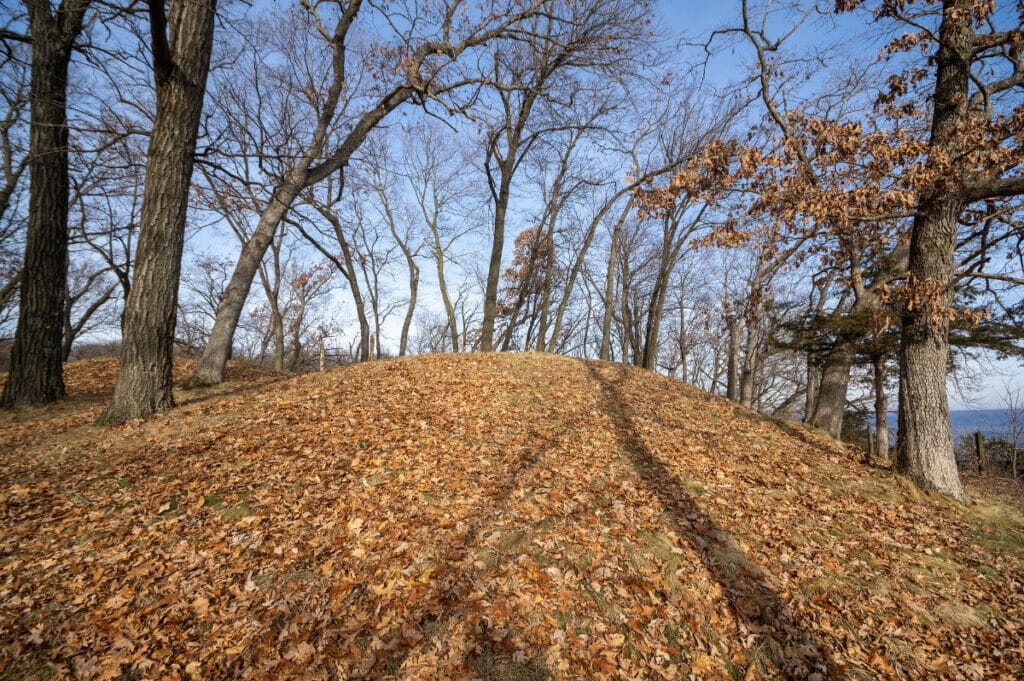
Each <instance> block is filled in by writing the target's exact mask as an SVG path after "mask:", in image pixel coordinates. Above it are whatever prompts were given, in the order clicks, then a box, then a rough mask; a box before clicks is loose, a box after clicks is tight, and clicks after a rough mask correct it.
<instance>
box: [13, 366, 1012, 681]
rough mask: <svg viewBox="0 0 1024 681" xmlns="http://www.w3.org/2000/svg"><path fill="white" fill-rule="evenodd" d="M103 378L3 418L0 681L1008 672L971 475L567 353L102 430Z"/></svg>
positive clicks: (1002, 571)
mask: <svg viewBox="0 0 1024 681" xmlns="http://www.w3.org/2000/svg"><path fill="white" fill-rule="evenodd" d="M186 368H187V367H186ZM115 372H116V364H115V363H114V362H113V361H111V360H87V361H83V362H78V363H73V364H70V365H68V367H67V371H66V374H67V378H66V382H67V385H68V388H69V391H70V393H71V395H72V397H71V399H69V400H68V401H66V402H64V403H61V404H57V405H52V406H46V407H40V408H33V409H25V410H19V411H15V412H4V413H0V514H2V516H0V523H2V525H0V528H2V529H0V678H9V679H23V678H31V679H35V678H39V679H51V678H52V679H59V678H82V679H146V678H151V679H192V680H199V679H223V678H253V679H357V678H359V679H380V678H388V679H458V678H468V679H473V678H477V679H484V680H487V681H492V680H493V681H504V680H510V681H511V680H533V679H538V680H539V679H659V678H663V679H686V678H701V679H758V678H807V679H920V678H948V679H1020V678H1024V508H1022V506H1024V504H1022V503H1021V499H1020V498H1014V497H1013V496H1011V495H1006V494H990V493H986V492H984V491H983V490H981V489H980V488H979V487H978V486H977V485H976V484H975V483H974V481H973V479H968V492H969V493H970V494H971V495H972V497H973V503H972V504H970V505H968V506H959V505H957V504H955V503H953V502H951V501H948V500H946V499H944V498H941V497H938V496H935V495H928V494H923V493H921V492H919V491H917V490H916V488H914V487H912V486H911V485H909V484H908V483H906V482H905V481H904V480H902V479H901V478H900V477H898V476H895V475H893V474H892V473H890V472H889V471H886V470H883V469H880V468H874V467H867V466H863V465H861V464H859V463H857V460H858V459H859V454H858V453H856V452H852V451H850V452H847V451H845V450H843V449H842V447H841V446H840V445H838V444H836V443H834V442H830V441H828V440H826V439H824V438H822V437H820V436H819V435H816V434H815V433H812V432H809V431H807V430H804V429H802V428H801V427H799V426H794V425H791V424H787V423H782V422H772V421H769V420H765V419H763V418H761V417H760V416H758V415H757V414H755V413H753V412H751V411H749V410H746V409H743V408H742V407H739V406H737V405H735V404H732V403H729V402H726V401H725V400H722V399H718V398H714V397H710V396H708V395H706V394H704V393H701V392H699V391H698V390H696V389H693V388H690V387H688V386H684V385H681V384H679V383H677V382H674V381H672V380H669V379H667V378H664V377H660V376H656V375H654V374H651V373H650V372H644V371H641V370H637V369H632V368H626V367H622V366H619V365H613V364H607V363H598V362H584V361H580V360H575V359H570V358H565V357H555V356H547V355H536V354H522V355H509V354H500V355H499V354H494V355H458V356H451V355H437V356H428V357H417V358H411V359H400V360H388V361H380V362H374V363H369V364H363V365H358V366H352V367H346V368H341V369H335V370H331V371H327V372H324V373H320V374H311V375H305V376H298V377H289V376H283V375H280V374H273V373H270V372H266V371H259V370H254V369H240V368H235V369H233V370H231V371H230V372H229V374H228V381H227V382H226V383H225V384H224V385H222V386H219V387H217V388H213V389H203V390H191V391H184V390H183V391H181V392H179V393H178V401H179V403H180V404H181V406H180V407H179V408H177V409H175V410H173V411H172V412H170V413H169V414H166V415H163V416H159V417H157V418H153V419H150V420H149V421H145V422H143V421H137V422H131V423H128V424H126V425H124V426H121V427H118V428H107V427H100V426H96V425H93V421H94V419H95V418H96V417H97V416H98V415H99V413H100V411H101V410H102V409H103V407H104V405H105V400H106V399H107V397H109V394H110V391H111V389H112V385H113V380H114V376H115ZM184 375H186V372H185V371H184V368H183V370H182V376H184Z"/></svg>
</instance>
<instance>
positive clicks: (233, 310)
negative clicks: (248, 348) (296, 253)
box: [189, 179, 302, 385]
mask: <svg viewBox="0 0 1024 681" xmlns="http://www.w3.org/2000/svg"><path fill="white" fill-rule="evenodd" d="M301 188H302V185H301V183H300V182H299V181H295V180H294V179H293V180H292V181H288V182H283V183H282V184H281V185H280V186H278V187H277V189H276V190H275V191H274V194H273V195H272V197H271V199H270V202H269V203H268V204H267V207H266V209H265V210H264V211H263V213H262V214H261V215H260V220H259V223H258V224H257V225H256V229H255V231H254V232H253V234H252V237H251V238H250V239H249V240H248V241H247V242H245V246H243V247H242V253H241V255H239V256H238V262H237V263H236V264H235V270H234V272H232V274H231V281H229V282H228V286H227V288H226V289H224V295H223V296H222V297H221V299H220V306H219V307H218V308H217V316H216V318H215V319H214V322H213V330H212V331H210V340H209V341H207V343H206V349H205V350H203V357H202V359H200V360H199V366H197V367H196V371H195V374H194V375H193V376H192V378H191V379H190V381H189V384H190V385H214V384H216V383H220V382H221V381H222V380H224V365H225V364H226V363H227V361H228V354H229V352H230V349H231V343H232V341H233V339H234V337H235V329H236V328H237V327H238V320H239V319H241V318H242V310H243V309H244V308H245V301H246V300H247V299H248V298H249V289H250V288H251V287H252V281H253V278H254V277H255V276H256V271H257V270H258V269H259V266H260V263H261V262H262V261H263V255H264V254H265V253H266V252H267V248H269V247H270V243H271V242H272V241H273V240H274V235H276V234H277V229H278V227H279V226H280V224H281V220H282V219H283V218H284V215H285V213H287V212H288V207H289V206H291V204H292V201H294V200H295V197H296V196H298V194H299V191H300V190H301Z"/></svg>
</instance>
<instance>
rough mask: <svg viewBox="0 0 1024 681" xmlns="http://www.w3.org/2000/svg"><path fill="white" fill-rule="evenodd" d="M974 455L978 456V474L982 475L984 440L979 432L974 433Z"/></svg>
mask: <svg viewBox="0 0 1024 681" xmlns="http://www.w3.org/2000/svg"><path fill="white" fill-rule="evenodd" d="M974 453H975V454H977V455H978V473H979V474H983V473H984V472H985V438H984V437H982V435H981V431H980V430H978V431H975V433H974Z"/></svg>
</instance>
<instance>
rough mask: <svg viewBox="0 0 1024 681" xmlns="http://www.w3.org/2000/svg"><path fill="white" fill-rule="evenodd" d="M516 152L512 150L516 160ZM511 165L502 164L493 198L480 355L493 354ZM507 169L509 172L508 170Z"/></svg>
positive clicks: (509, 192)
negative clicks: (489, 254)
mask: <svg viewBox="0 0 1024 681" xmlns="http://www.w3.org/2000/svg"><path fill="white" fill-rule="evenodd" d="M515 153H516V150H515V149H514V148H511V147H510V149H509V155H510V156H511V157H512V158H513V159H514V158H515ZM512 165H513V164H511V163H502V164H501V178H500V179H499V186H498V192H497V194H496V195H495V198H494V225H493V229H492V232H491V258H490V261H489V262H488V264H487V284H486V287H485V289H484V319H483V325H482V327H481V329H480V351H481V352H492V351H493V350H494V321H495V318H496V317H497V314H498V280H499V279H500V277H501V258H502V255H503V253H504V250H505V215H506V213H507V212H508V201H509V197H510V196H511V187H512ZM506 166H508V168H507V169H506Z"/></svg>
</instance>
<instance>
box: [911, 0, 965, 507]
mask: <svg viewBox="0 0 1024 681" xmlns="http://www.w3.org/2000/svg"><path fill="white" fill-rule="evenodd" d="M942 7H943V12H944V14H943V19H942V24H941V27H940V30H939V35H940V45H939V50H938V54H937V56H936V62H935V63H936V79H935V95H934V98H933V107H934V115H933V117H932V130H931V140H930V142H931V145H932V147H933V149H936V150H941V151H943V152H947V153H953V154H955V153H956V151H957V149H956V141H955V136H956V128H957V126H958V124H959V123H960V122H961V121H962V120H963V119H964V118H965V117H966V115H967V92H968V84H969V79H970V55H971V50H972V46H973V30H972V29H971V2H970V1H969V0H946V1H945V2H943V3H942ZM948 179H949V178H940V179H939V180H938V181H937V182H936V186H935V187H933V188H931V189H930V190H929V191H927V192H925V193H923V194H922V196H921V198H920V200H919V201H918V206H917V213H916V215H915V217H914V222H913V226H912V228H911V235H910V256H909V267H908V270H909V277H908V278H909V283H910V284H911V285H925V284H928V283H934V284H936V285H938V286H939V287H940V288H939V291H938V292H937V293H936V294H935V298H933V299H931V300H928V301H922V302H923V303H924V304H918V305H915V306H913V307H912V308H911V307H909V306H908V307H905V308H904V310H903V312H902V329H901V334H900V351H899V358H900V390H901V399H900V411H899V413H900V424H899V434H898V437H899V439H898V445H897V456H896V467H897V470H899V471H900V472H902V473H904V474H905V475H906V476H907V477H909V478H910V479H911V480H912V481H913V482H914V483H916V484H917V485H918V486H920V487H922V488H924V489H934V490H937V491H939V492H941V493H943V494H947V495H949V496H951V497H953V498H954V499H957V500H959V501H966V495H965V494H964V490H963V487H962V485H961V484H960V475H959V472H958V471H957V467H956V458H955V456H954V454H953V433H952V429H951V426H950V421H949V403H948V398H947V394H946V367H947V361H948V359H949V320H948V317H946V316H945V315H944V314H941V312H943V311H944V309H948V308H949V306H950V304H951V302H952V290H951V284H952V282H953V275H954V264H953V257H954V251H955V249H956V226H957V220H958V218H959V216H960V213H961V211H962V210H963V207H964V199H963V197H962V196H960V195H959V194H958V193H957V192H951V191H948V188H943V187H942V186H941V185H942V184H943V183H944V182H945V181H948ZM936 312H938V313H939V314H936Z"/></svg>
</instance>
